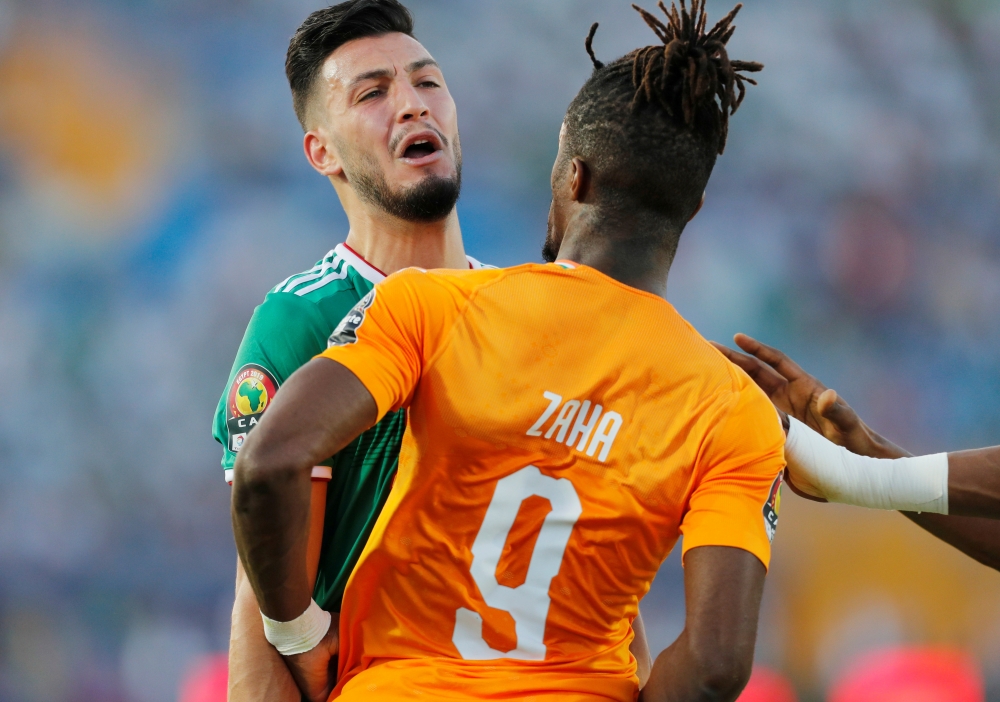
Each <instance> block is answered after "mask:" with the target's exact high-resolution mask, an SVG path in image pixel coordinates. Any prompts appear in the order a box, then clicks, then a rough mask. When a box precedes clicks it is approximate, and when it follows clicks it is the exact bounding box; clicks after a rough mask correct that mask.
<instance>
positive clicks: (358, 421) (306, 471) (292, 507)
mask: <svg viewBox="0 0 1000 702" xmlns="http://www.w3.org/2000/svg"><path fill="white" fill-rule="evenodd" d="M376 412H377V410H376V405H375V401H374V399H373V398H372V396H371V393H369V392H368V390H367V389H366V388H365V387H364V385H362V384H361V382H360V381H359V380H358V379H357V377H356V376H355V375H354V374H353V373H351V372H350V371H349V370H347V369H346V368H345V367H344V366H342V365H340V364H339V363H336V362H334V361H331V360H328V359H325V358H320V359H315V360H313V361H310V362H309V363H307V364H306V365H305V366H303V367H302V368H301V369H300V370H298V371H296V372H295V373H294V374H293V375H292V377H291V378H290V379H289V380H288V381H287V382H286V383H285V385H283V386H282V389H281V393H280V394H279V395H277V396H276V398H275V400H274V401H273V403H272V405H271V407H270V408H269V409H268V412H267V413H266V415H265V416H264V417H263V419H262V420H261V422H260V424H259V426H258V427H257V428H256V429H255V430H254V432H253V433H252V434H251V435H250V436H249V437H248V438H247V442H246V444H245V445H244V447H243V449H242V450H241V451H240V453H239V456H238V458H237V461H236V468H235V476H234V477H235V479H234V483H233V506H232V512H233V531H234V533H235V536H236V545H237V550H238V551H239V554H240V560H241V561H242V563H243V566H244V568H245V569H246V574H247V578H248V580H249V582H250V584H251V586H252V587H253V591H254V593H255V594H256V597H257V601H258V603H259V604H260V610H261V612H262V613H263V614H264V615H265V616H267V617H269V618H270V619H274V620H276V621H279V622H288V621H291V620H294V619H296V618H298V617H299V616H300V615H301V614H302V613H303V612H305V611H306V609H307V608H308V607H309V606H310V603H311V599H312V588H311V587H310V581H309V576H308V573H307V568H306V554H307V552H308V533H309V522H308V518H307V516H306V515H307V514H308V513H309V503H310V500H311V494H310V493H311V488H310V483H311V481H310V473H311V470H312V466H314V465H316V464H318V463H319V462H320V461H321V460H322V459H323V458H324V457H326V456H332V455H334V454H336V453H337V452H338V451H340V450H341V449H342V448H343V447H344V446H346V445H347V444H348V443H350V441H352V440H353V439H354V438H355V437H356V436H358V435H359V434H360V433H361V432H362V431H364V430H365V429H367V428H368V427H370V426H371V425H372V424H374V423H375V419H376ZM335 637H336V631H335V627H334V626H331V627H330V631H329V633H328V635H327V640H325V642H326V643H325V644H322V645H320V646H317V647H316V649H313V650H312V651H309V652H307V653H303V654H299V655H295V656H288V657H286V662H287V663H288V665H289V667H290V669H291V671H292V674H293V675H294V676H295V678H296V680H297V681H298V683H299V686H300V688H302V689H303V691H304V692H306V694H307V696H309V697H311V698H313V699H321V698H325V694H327V693H328V692H329V689H328V688H329V687H331V686H330V685H329V677H330V676H329V674H328V669H327V668H326V666H327V665H328V664H329V662H330V659H331V658H332V655H333V654H334V653H335V650H336V649H335ZM331 649H332V650H331Z"/></svg>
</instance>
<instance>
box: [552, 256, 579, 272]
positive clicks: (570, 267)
mask: <svg viewBox="0 0 1000 702" xmlns="http://www.w3.org/2000/svg"><path fill="white" fill-rule="evenodd" d="M555 265H557V266H561V267H563V268H565V269H566V270H570V271H571V270H574V269H575V268H576V267H577V264H575V263H573V262H572V261H569V260H567V259H565V258H560V259H559V260H558V261H556V262H555Z"/></svg>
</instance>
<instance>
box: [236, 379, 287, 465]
mask: <svg viewBox="0 0 1000 702" xmlns="http://www.w3.org/2000/svg"><path fill="white" fill-rule="evenodd" d="M276 392H278V383H277V382H275V380H274V376H273V375H271V372H270V371H269V370H267V369H266V368H264V367H263V366H259V365H257V364H256V363H248V364H247V365H245V366H243V367H242V368H240V369H239V371H238V372H237V373H236V377H235V378H233V384H232V385H231V386H230V387H229V396H228V397H227V400H226V428H227V429H228V430H229V450H230V451H232V452H233V453H238V452H239V450H240V449H241V448H243V442H244V441H246V438H247V434H249V433H250V430H252V429H253V428H254V427H255V426H257V423H258V422H260V418H261V415H262V414H264V410H266V409H267V406H268V405H269V404H271V401H272V400H274V395H275V393H276Z"/></svg>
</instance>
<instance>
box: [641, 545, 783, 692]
mask: <svg viewBox="0 0 1000 702" xmlns="http://www.w3.org/2000/svg"><path fill="white" fill-rule="evenodd" d="M765 574H766V571H765V569H764V565H763V564H762V563H761V562H760V561H759V560H758V559H757V557H756V556H754V555H753V554H751V553H749V552H748V551H743V550H741V549H736V548H726V547H723V546H703V547H700V548H694V549H691V550H690V551H688V553H687V555H686V556H685V558H684V591H685V603H686V607H687V618H686V621H685V625H684V631H683V632H682V633H681V635H680V636H679V637H678V638H677V640H676V641H675V642H674V643H673V644H672V645H671V646H670V648H668V649H667V650H665V651H664V652H663V653H661V654H660V655H659V656H657V658H656V662H655V663H654V664H653V671H652V674H651V675H650V678H649V682H648V683H647V684H646V687H645V688H644V689H643V690H642V693H641V694H640V696H639V699H640V701H641V702H732V700H735V699H736V698H737V697H739V695H740V693H741V692H742V691H743V688H744V687H745V686H746V684H747V681H748V680H749V679H750V673H751V669H752V667H753V652H754V644H755V642H756V639H757V617H758V614H759V612H760V598H761V595H762V594H763V591H764V575H765Z"/></svg>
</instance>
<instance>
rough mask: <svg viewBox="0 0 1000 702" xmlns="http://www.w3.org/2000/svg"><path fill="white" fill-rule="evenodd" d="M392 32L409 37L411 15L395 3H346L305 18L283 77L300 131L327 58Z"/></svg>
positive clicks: (385, 0) (356, 0)
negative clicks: (359, 41) (345, 47)
mask: <svg viewBox="0 0 1000 702" xmlns="http://www.w3.org/2000/svg"><path fill="white" fill-rule="evenodd" d="M392 32H399V33H401V34H407V35H409V36H413V16H412V15H411V14H410V11H409V10H407V9H406V7H405V6H404V5H403V4H402V3H400V2H399V0H347V2H342V3H340V4H337V5H333V6H331V7H327V8H324V9H322V10H317V11H316V12H313V13H312V14H311V15H309V17H307V18H306V21H305V22H303V23H302V25H301V26H300V27H299V28H298V30H297V31H296V32H295V35H294V36H293V37H292V40H291V42H290V43H289V45H288V53H287V55H286V56H285V75H286V76H287V77H288V84H289V86H290V87H291V89H292V101H293V103H294V105H295V114H296V116H297V117H298V118H299V122H300V123H301V124H302V127H303V129H308V127H307V126H306V123H307V117H306V115H307V111H308V103H309V97H310V95H311V94H312V91H313V88H314V87H315V84H316V77H317V76H318V75H319V72H320V68H321V67H322V66H323V62H324V61H326V59H327V57H328V56H329V55H330V54H332V53H333V52H334V51H336V50H337V49H339V48H340V47H341V46H343V45H344V44H346V43H347V42H349V41H352V40H354V39H362V38H364V37H372V36H381V35H383V34H390V33H392Z"/></svg>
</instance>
